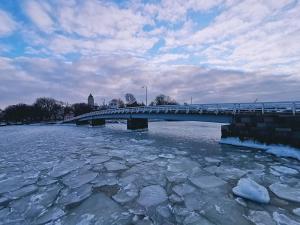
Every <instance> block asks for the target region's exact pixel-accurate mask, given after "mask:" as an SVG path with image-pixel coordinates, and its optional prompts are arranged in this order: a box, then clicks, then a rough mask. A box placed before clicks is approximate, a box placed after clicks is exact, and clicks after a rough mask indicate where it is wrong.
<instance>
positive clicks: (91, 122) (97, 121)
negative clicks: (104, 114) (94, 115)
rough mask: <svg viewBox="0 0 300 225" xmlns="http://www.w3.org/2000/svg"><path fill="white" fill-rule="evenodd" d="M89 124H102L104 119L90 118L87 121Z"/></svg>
mask: <svg viewBox="0 0 300 225" xmlns="http://www.w3.org/2000/svg"><path fill="white" fill-rule="evenodd" d="M89 122H90V125H91V126H102V125H105V120H104V119H92V120H90V121H89Z"/></svg>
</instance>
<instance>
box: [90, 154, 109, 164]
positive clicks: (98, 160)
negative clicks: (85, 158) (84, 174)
mask: <svg viewBox="0 0 300 225" xmlns="http://www.w3.org/2000/svg"><path fill="white" fill-rule="evenodd" d="M110 159H111V157H110V156H106V155H97V156H93V157H91V158H89V160H90V162H91V164H99V163H104V162H107V161H108V160H110Z"/></svg>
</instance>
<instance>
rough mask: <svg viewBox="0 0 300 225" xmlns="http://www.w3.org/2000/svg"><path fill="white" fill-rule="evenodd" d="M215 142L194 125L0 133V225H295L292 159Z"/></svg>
mask: <svg viewBox="0 0 300 225" xmlns="http://www.w3.org/2000/svg"><path fill="white" fill-rule="evenodd" d="M220 135H221V133H220V125H218V124H211V123H199V122H155V123H150V124H149V131H142V132H136V131H127V130H126V126H125V125H124V124H107V125H106V126H105V127H97V128H92V127H88V126H83V127H76V126H8V127H1V128H0V154H1V155H0V156H1V157H0V224H225V225H227V224H228V225H229V224H230V225H232V224H241V225H243V224H276V223H277V224H300V222H299V218H300V217H299V215H300V209H299V208H300V205H299V204H300V199H299V198H300V197H299V196H300V182H299V178H300V176H299V171H300V165H299V161H297V160H295V159H289V158H278V157H275V156H272V155H268V154H266V153H265V152H263V151H260V150H255V149H247V148H241V147H233V146H229V145H220V144H219V143H218V141H219V140H220ZM233 188H234V191H233ZM249 199H252V200H249ZM260 202H266V203H263V204H262V203H260Z"/></svg>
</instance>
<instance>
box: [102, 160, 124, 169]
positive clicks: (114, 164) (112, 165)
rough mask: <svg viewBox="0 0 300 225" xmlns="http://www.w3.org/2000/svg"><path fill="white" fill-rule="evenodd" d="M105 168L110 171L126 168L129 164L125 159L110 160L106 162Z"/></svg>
mask: <svg viewBox="0 0 300 225" xmlns="http://www.w3.org/2000/svg"><path fill="white" fill-rule="evenodd" d="M104 166H105V168H106V169H107V170H108V171H117V170H126V169H127V166H126V165H125V163H124V162H123V161H109V162H106V163H104Z"/></svg>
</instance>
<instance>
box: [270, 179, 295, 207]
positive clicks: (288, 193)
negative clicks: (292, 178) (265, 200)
mask: <svg viewBox="0 0 300 225" xmlns="http://www.w3.org/2000/svg"><path fill="white" fill-rule="evenodd" d="M269 188H270V190H271V191H272V192H273V193H274V194H275V195H277V196H278V197H279V198H282V199H285V200H288V201H293V202H299V203H300V188H299V187H290V186H288V185H286V184H281V183H274V184H271V185H270V186H269Z"/></svg>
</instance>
